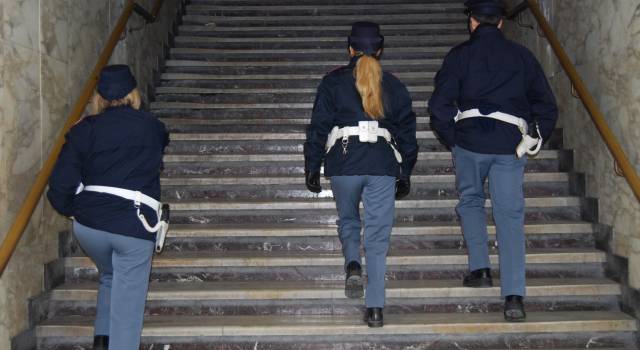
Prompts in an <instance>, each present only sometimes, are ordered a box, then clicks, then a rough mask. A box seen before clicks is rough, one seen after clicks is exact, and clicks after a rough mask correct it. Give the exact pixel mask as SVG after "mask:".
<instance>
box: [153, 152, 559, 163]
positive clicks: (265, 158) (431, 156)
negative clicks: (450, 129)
mask: <svg viewBox="0 0 640 350" xmlns="http://www.w3.org/2000/svg"><path fill="white" fill-rule="evenodd" d="M558 157H559V151H556V150H542V151H540V153H538V155H537V156H536V157H535V158H534V159H536V160H543V159H558ZM451 159H452V158H451V152H419V153H418V161H421V160H451ZM164 161H165V162H168V163H169V162H291V161H304V155H302V154H239V155H198V154H181V155H177V154H172V155H165V156H164Z"/></svg>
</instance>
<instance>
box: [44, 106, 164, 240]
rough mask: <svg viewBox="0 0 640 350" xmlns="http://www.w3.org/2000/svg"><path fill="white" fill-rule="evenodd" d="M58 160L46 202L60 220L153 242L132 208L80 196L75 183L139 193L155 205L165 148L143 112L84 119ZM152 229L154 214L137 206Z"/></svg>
mask: <svg viewBox="0 0 640 350" xmlns="http://www.w3.org/2000/svg"><path fill="white" fill-rule="evenodd" d="M66 139H67V142H66V143H65V145H64V148H63V150H62V153H61V154H60V158H59V159H58V162H57V163H56V167H55V169H54V171H53V174H52V176H51V178H50V180H49V192H48V194H47V195H48V197H49V200H50V201H51V203H52V205H53V206H54V208H55V209H56V210H58V211H59V212H60V213H61V214H63V215H66V216H74V217H75V220H77V221H78V222H79V223H81V224H83V225H86V226H89V227H92V228H95V229H98V230H103V231H108V232H111V233H116V234H123V235H127V236H132V237H136V238H142V239H147V240H154V239H155V235H154V234H151V233H149V232H148V231H146V230H145V229H144V227H143V226H142V224H141V223H140V221H139V219H138V218H137V216H136V210H135V208H134V207H133V202H132V201H130V200H126V199H123V198H120V197H116V196H113V195H109V194H102V193H97V192H89V191H84V192H81V193H80V194H78V195H75V191H76V188H77V186H78V184H79V183H80V182H82V183H83V184H84V185H85V186H90V185H99V186H111V187H118V188H124V189H128V190H134V191H141V192H142V193H144V194H146V195H148V196H151V197H153V198H155V199H158V200H159V199H160V171H161V167H162V155H163V152H164V148H165V146H166V145H167V144H168V134H167V132H166V129H165V126H164V124H163V123H162V122H160V121H158V120H157V118H156V117H155V116H153V115H151V114H149V113H147V112H144V111H139V110H134V109H132V108H129V107H113V108H108V109H106V110H105V111H104V113H102V114H99V115H96V116H90V117H87V118H84V120H82V121H81V122H80V123H78V124H77V125H75V126H74V127H73V128H72V129H71V130H70V131H69V133H68V134H67V135H66ZM141 208H142V213H143V214H144V215H145V217H146V219H147V221H148V222H149V223H150V224H151V225H154V224H155V223H156V214H155V212H154V211H153V210H151V209H150V208H148V207H147V206H145V205H142V206H141Z"/></svg>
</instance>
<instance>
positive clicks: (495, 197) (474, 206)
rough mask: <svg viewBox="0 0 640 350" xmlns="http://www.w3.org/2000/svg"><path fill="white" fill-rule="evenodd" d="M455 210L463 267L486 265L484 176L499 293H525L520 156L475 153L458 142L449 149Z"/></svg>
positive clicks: (522, 171) (523, 162)
mask: <svg viewBox="0 0 640 350" xmlns="http://www.w3.org/2000/svg"><path fill="white" fill-rule="evenodd" d="M453 154H454V161H455V168H456V188H457V190H458V194H459V196H460V202H459V203H458V205H457V207H456V211H457V213H458V215H459V216H460V220H461V222H462V232H463V234H464V239H465V241H466V243H467V249H468V252H469V270H471V271H473V270H477V269H482V268H488V267H491V263H490V261H489V248H488V237H487V236H488V233H487V214H486V213H485V209H484V204H485V194H484V183H485V180H486V179H487V177H488V178H489V192H490V194H491V206H492V209H493V219H494V221H495V224H496V229H497V240H498V250H499V254H500V257H499V264H500V284H501V285H500V287H501V294H502V296H503V297H505V296H508V295H521V296H524V295H525V236H524V193H523V189H522V185H523V179H524V167H525V165H526V163H527V160H526V157H523V158H521V159H518V158H517V157H516V156H515V154H514V155H511V154H480V153H474V152H471V151H468V150H466V149H463V148H461V147H459V146H456V147H454V149H453Z"/></svg>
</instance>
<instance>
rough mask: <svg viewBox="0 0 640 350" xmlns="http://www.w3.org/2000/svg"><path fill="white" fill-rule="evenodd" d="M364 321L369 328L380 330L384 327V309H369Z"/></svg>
mask: <svg viewBox="0 0 640 350" xmlns="http://www.w3.org/2000/svg"><path fill="white" fill-rule="evenodd" d="M364 321H365V322H366V323H367V325H368V326H369V328H380V327H382V325H383V322H382V308H381V307H368V308H367V312H366V313H365V315H364Z"/></svg>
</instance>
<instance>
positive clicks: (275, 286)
mask: <svg viewBox="0 0 640 350" xmlns="http://www.w3.org/2000/svg"><path fill="white" fill-rule="evenodd" d="M494 283H495V285H496V287H493V288H478V289H474V288H466V287H463V286H462V283H461V281H459V280H413V281H390V282H389V283H388V284H387V286H386V295H387V297H388V298H391V299H394V298H396V299H404V298H429V299H430V298H474V297H494V298H499V297H500V288H499V287H497V286H499V285H500V280H494ZM620 293H621V290H620V285H619V284H618V283H616V282H614V281H612V280H607V279H602V278H601V279H569V278H567V279H532V280H529V281H527V297H542V296H556V297H566V296H610V295H615V296H619V295H620ZM97 294H98V291H97V285H95V284H90V283H85V284H68V285H62V286H60V287H58V288H55V289H54V290H52V291H51V295H50V298H51V300H54V301H69V302H76V301H95V299H96V297H97ZM305 299H306V300H308V299H338V300H339V299H347V297H346V296H345V294H344V283H342V282H340V281H336V282H311V283H310V282H308V281H276V282H233V283H231V282H224V283H222V282H203V283H198V282H196V283H177V282H169V283H152V284H151V286H150V288H149V294H148V295H147V300H148V301H179V300H192V301H199V300H225V301H231V300H236V301H248V300H286V301H293V300H305Z"/></svg>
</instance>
